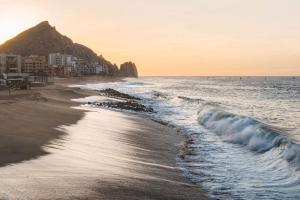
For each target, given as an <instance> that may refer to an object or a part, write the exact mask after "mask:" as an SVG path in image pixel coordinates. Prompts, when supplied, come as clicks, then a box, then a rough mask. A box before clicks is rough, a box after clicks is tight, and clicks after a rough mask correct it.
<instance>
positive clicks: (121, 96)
mask: <svg viewBox="0 0 300 200" xmlns="http://www.w3.org/2000/svg"><path fill="white" fill-rule="evenodd" d="M99 92H100V95H103V96H107V97H112V98H117V99H127V100H141V99H140V98H137V97H134V96H131V95H128V94H125V93H122V92H119V91H117V90H114V89H111V88H108V89H105V90H100V91H99Z"/></svg>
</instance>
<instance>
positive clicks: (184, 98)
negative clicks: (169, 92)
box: [178, 96, 204, 103]
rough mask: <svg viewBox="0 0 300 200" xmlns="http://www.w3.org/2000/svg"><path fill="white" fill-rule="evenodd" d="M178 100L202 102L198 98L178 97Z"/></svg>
mask: <svg viewBox="0 0 300 200" xmlns="http://www.w3.org/2000/svg"><path fill="white" fill-rule="evenodd" d="M178 98H179V99H182V100H184V101H188V102H196V103H197V102H203V101H204V100H203V99H200V98H191V97H185V96H178Z"/></svg>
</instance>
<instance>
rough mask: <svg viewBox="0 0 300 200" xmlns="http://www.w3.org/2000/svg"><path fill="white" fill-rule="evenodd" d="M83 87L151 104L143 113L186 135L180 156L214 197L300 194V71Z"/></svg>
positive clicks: (276, 199) (190, 175) (276, 198)
mask: <svg viewBox="0 0 300 200" xmlns="http://www.w3.org/2000/svg"><path fill="white" fill-rule="evenodd" d="M80 87H82V88H84V89H90V90H101V89H105V88H112V89H115V90H117V91H120V92H123V93H126V94H129V95H133V96H136V97H139V98H141V99H142V100H140V103H142V104H144V105H147V106H149V107H152V108H153V109H154V110H155V112H154V113H139V114H142V115H144V116H146V117H148V118H150V119H153V120H155V121H159V122H161V123H163V124H166V125H167V126H170V127H172V128H175V129H177V130H178V131H179V132H180V134H182V135H183V136H184V137H183V138H186V139H185V140H186V142H185V149H186V150H185V152H186V153H185V155H183V156H182V155H181V156H180V155H178V157H177V158H174V159H176V160H177V165H178V167H179V168H180V169H181V171H182V175H183V176H185V177H186V178H187V179H188V180H189V181H191V182H193V183H194V184H197V185H199V187H201V188H203V189H204V190H205V191H206V192H207V194H208V195H209V197H210V198H211V199H247V200H248V199H273V200H282V199H293V200H294V199H300V77H142V78H138V79H135V78H128V79H126V81H125V82H113V83H101V84H87V85H81V86H80ZM95 101H96V99H95ZM174 145H176V144H174ZM179 189H180V188H179Z"/></svg>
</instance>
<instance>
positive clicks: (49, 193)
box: [0, 77, 206, 199]
mask: <svg viewBox="0 0 300 200" xmlns="http://www.w3.org/2000/svg"><path fill="white" fill-rule="evenodd" d="M116 80H118V81H120V79H109V78H99V77H92V78H81V79H76V78H73V79H58V80H56V82H55V84H54V85H50V86H47V87H45V88H32V89H31V90H20V91H12V94H11V96H10V97H9V96H8V95H7V94H8V92H7V91H1V92H0V121H1V131H0V137H1V140H0V147H1V151H0V166H1V168H0V177H1V181H0V198H1V199H5V198H7V199H206V197H205V194H204V192H203V191H202V190H201V189H200V188H199V187H198V186H195V185H193V184H191V183H190V182H188V181H187V180H186V179H185V178H184V177H183V175H182V173H181V171H180V169H179V168H178V166H177V165H176V158H177V155H178V153H179V150H180V148H181V145H180V142H182V141H183V138H182V137H181V136H180V134H179V133H177V132H176V130H174V129H171V128H169V127H166V126H164V125H161V124H158V123H156V122H153V121H151V120H149V119H146V118H144V117H142V116H138V115H131V114H125V113H120V112H114V111H108V110H103V109H83V108H80V107H78V106H79V103H76V102H73V101H71V99H77V98H83V97H86V96H90V95H95V94H96V92H94V91H87V90H82V89H79V88H69V87H68V85H70V84H84V83H97V82H110V81H116Z"/></svg>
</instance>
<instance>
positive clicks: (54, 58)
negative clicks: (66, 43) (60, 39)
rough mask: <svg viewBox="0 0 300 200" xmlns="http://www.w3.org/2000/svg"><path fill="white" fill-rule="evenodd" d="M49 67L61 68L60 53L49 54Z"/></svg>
mask: <svg viewBox="0 0 300 200" xmlns="http://www.w3.org/2000/svg"><path fill="white" fill-rule="evenodd" d="M48 64H49V66H56V67H60V66H62V57H61V54H60V53H50V54H49V58H48Z"/></svg>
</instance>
